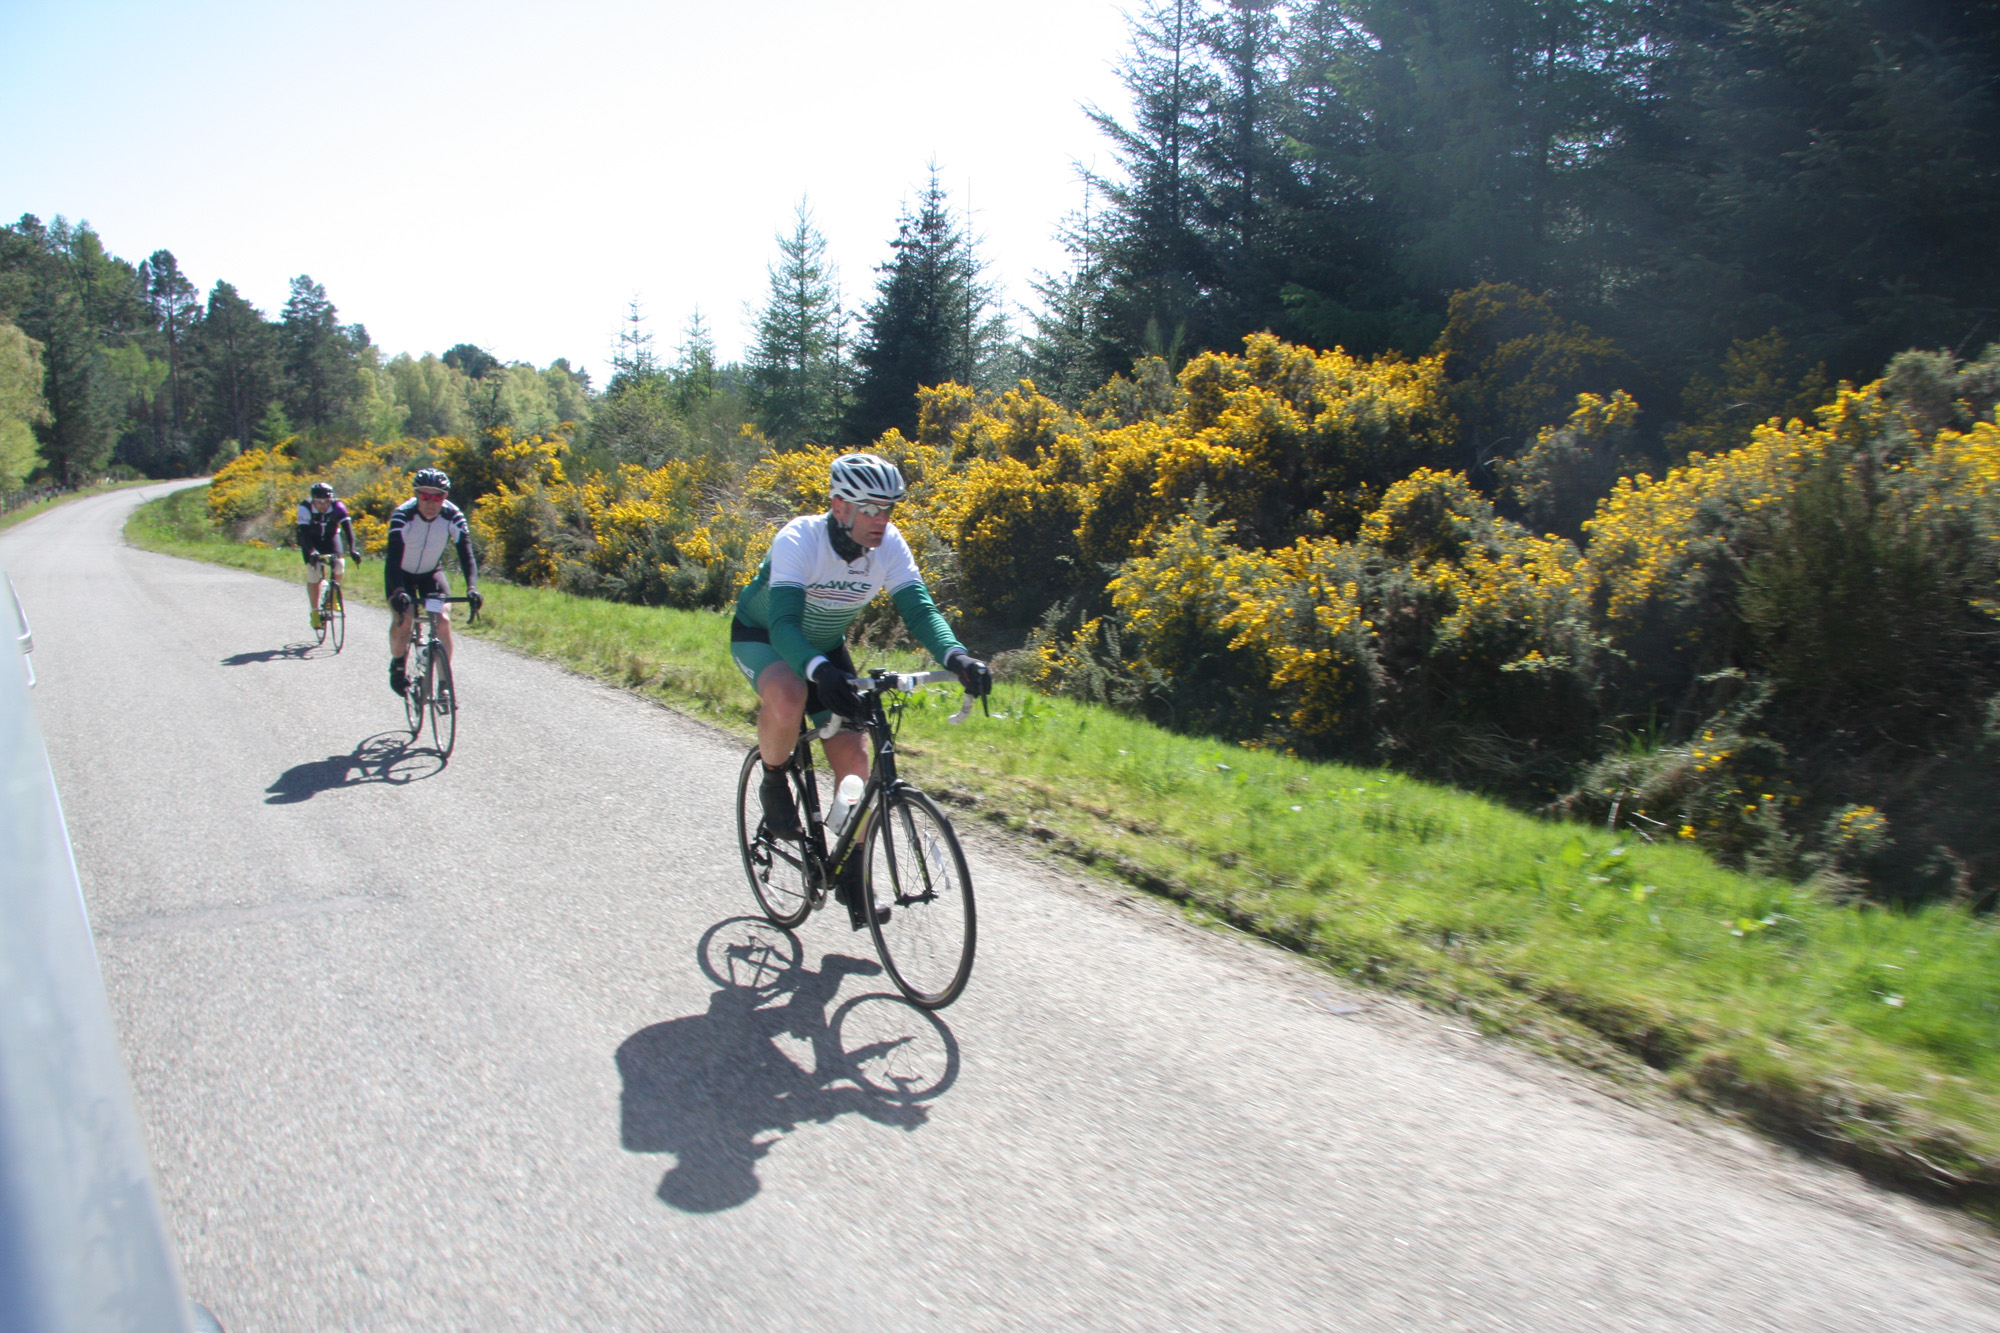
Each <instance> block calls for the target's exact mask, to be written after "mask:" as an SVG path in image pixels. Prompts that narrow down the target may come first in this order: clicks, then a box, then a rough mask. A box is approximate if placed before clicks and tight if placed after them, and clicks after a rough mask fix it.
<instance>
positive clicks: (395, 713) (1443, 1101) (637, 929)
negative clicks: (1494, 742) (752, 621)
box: [0, 492, 2000, 1333]
mask: <svg viewBox="0 0 2000 1333" xmlns="http://www.w3.org/2000/svg"><path fill="white" fill-rule="evenodd" d="M140 498H141V497H140V494H139V493H135V492H121V493H116V494H109V495H105V496H101V497H95V498H91V499H87V500H83V501H79V502H77V503H74V504H71V505H68V506H66V507H63V508H60V509H57V510H55V511H53V512H51V513H49V514H47V515H45V516H43V517H40V518H37V519H34V520H32V521H30V522H28V523H26V524H23V525H21V526H20V527H18V528H16V529H13V530H11V531H9V532H8V533H6V534H5V535H4V536H0V565H4V566H5V567H6V568H7V570H8V571H9V572H10V573H11V574H12V576H13V578H14V580H15V582H16V584H17V585H18V587H19V589H20V593H21V596H22V598H23V600H24V601H25V602H26V604H27V606H28V608H29V613H30V615H31V616H32V617H33V619H34V625H35V635H36V647H37V651H36V654H35V661H36V664H37V667H38V670H39V672H40V674H41V685H40V688H39V689H38V691H37V692H36V704H37V707H38V710H39V713H40V718H41V722H42V727H43V730H44V732H45V733H46V735H47V738H48V743H49V748H50V751H51V754H52V758H53V762H54V766H55V771H56V775H57V779H58V784H59V786H60V789H61V792H62V795H63V798H64V802H65V805H66V807H67V810H68V815H69V819H70V829H71V833H72V836H73V838H74V841H75V845H76V853H77V861H78V865H79V868H80V871H81V874H82V878H83V884H84V889H85V896H86V898H87V900H88V903H89V907H90V911H91V915H92V923H93V928H94V931H95V934H96V937H97V941H98V947H99V950H100V956H101V959H102V963H103V968H104V975H105V982H106V987H107V990H108V992H109V994H110V997H111V1001H112V1006H113V1010H114V1012H115V1013H116V1015H117V1017H118V1020H119V1024H120V1031H121V1037H122V1040H123V1042H124V1047H125V1052H126V1057H127V1061H128V1063H129V1066H130V1069H131V1072H132V1079H133V1084H134V1090H135V1093H136V1096H137V1100H138V1103H139V1108H140V1113H141V1117H142V1119H143V1120H144V1122H145V1123H146V1126H147V1130H148V1133H149V1135H150V1144H151V1148H152V1152H153V1155H154V1160H155V1163H156V1166H157V1170H158V1173H159V1177H160V1183H161V1187H162V1196H163V1200H164V1203H165V1205H166V1209H167V1212H168V1215H169V1217H170V1219H171V1222H172V1225H173V1228H174V1233H175V1236H176V1238H177V1240H178V1242H179V1244H180V1247H181V1252H182V1255H183V1259H184V1264H185V1268H186V1272H187V1278H188V1285H189V1288H190V1291H191V1292H192V1293H193V1294H194V1296H195V1297H196V1298H197V1299H199V1300H201V1301H203V1302H204V1303H206V1304H208V1305H209V1306H210V1307H211V1308H213V1309H214V1310H215V1311H216V1312H217V1314H218V1315H219V1316H220V1317H221V1319H222V1321H223V1323H224V1324H225V1326H226V1327H227V1328H229V1329H230V1330H231V1333H253V1331H254V1330H263V1329H307V1330H329V1329H371V1330H373V1329H424V1330H438V1329H479V1330H492V1329H503V1328H504V1329H513V1328H522V1329H571V1328H589V1329H711V1328H712V1329H762V1328H770V1329H789V1328H807V1327H813V1328H824V1329H850V1328H851V1329H906V1328H908V1329H915V1328H940V1329H961V1328H1027V1327H1053V1326H1068V1327H1080V1328H1146V1329H1178V1328H1188V1329H1208V1328H1255V1329H1342V1330H1357V1331H1358V1330H1376V1329H1380V1330H1406V1329H1531V1330H1559V1329H1593V1330H1594V1329H1674V1330H1688V1329H1716V1330H1731V1331H1732V1333H1738V1331H1740V1330H1747V1329H1785V1330H1797V1329H1814V1330H1834V1329H1842V1330H1846V1329H1851V1330H1857V1331H1863V1330H1865V1331H1866V1333H1881V1331H1882V1330H1889V1329H2000V1283H1996V1273H2000V1267H1996V1266H1995V1263H1994V1260H1993V1254H1994V1252H1993V1250H1992V1248H1991V1247H1990V1245H1988V1244H1987V1243H1986V1242H1985V1241H1984V1240H1983V1239H1982V1236H1981V1234H1980V1233H1977V1232H1975V1231H1973V1230H1972V1229H1971V1228H1969V1227H1967V1226H1965V1225H1963V1224H1960V1223H1957V1222H1956V1221H1954V1220H1952V1219H1949V1218H1946V1217H1944V1216H1942V1215H1940V1214H1936V1213H1933V1212H1931V1211H1929V1210H1927V1209H1925V1208H1922V1207H1920V1206H1917V1205H1914V1204H1910V1203H1908V1202H1906V1201H1903V1200H1899V1199H1895V1198H1892V1197H1889V1196H1886V1195H1883V1194H1880V1193H1878V1192H1876V1191H1873V1190H1870V1189H1868V1188H1866V1187H1864V1186H1862V1185H1860V1184H1858V1183H1856V1182H1853V1181H1852V1180H1850V1179H1849V1178H1847V1177H1846V1176H1844V1175H1842V1174H1840V1173H1838V1172H1835V1171H1830V1170H1826V1169H1822V1168H1818V1167H1814V1166H1811V1165H1809V1164H1803V1163H1798V1162H1794V1161H1792V1160H1790V1159H1789V1158H1788V1157H1787V1156H1786V1155H1785V1154H1783V1153H1781V1152H1778V1151H1775V1150H1771V1149H1767V1148H1764V1147H1761V1146H1760V1145H1757V1144H1755V1143H1753V1142H1750V1141H1748V1140H1745V1139H1742V1138H1741V1137H1740V1136H1735V1135H1733V1134H1731V1133H1728V1132H1724V1131H1714V1132H1707V1131H1699V1132H1698V1131H1696V1130H1691V1129H1688V1128H1684V1127H1681V1126H1677V1125H1674V1124H1671V1123H1668V1122H1667V1121H1665V1120H1662V1119H1660V1118H1658V1117H1655V1116H1651V1115H1648V1114H1646V1113H1643V1112H1640V1111H1636V1110H1633V1109H1630V1108H1628V1107H1625V1106H1622V1105H1620V1104H1618V1103H1616V1102H1614V1101H1612V1100H1610V1099H1609V1098H1607V1097H1604V1096H1602V1095H1600V1094H1599V1093H1598V1092H1596V1091H1594V1090H1592V1089H1591V1088H1590V1087H1589V1086H1588V1085H1587V1084H1585V1083H1584V1082H1583V1081H1582V1080H1580V1079H1579V1078H1576V1077H1573V1076H1571V1075H1569V1074H1567V1073H1565V1072H1564V1071H1561V1070H1559V1069H1553V1068H1549V1067H1547V1066H1544V1065H1542V1064H1540V1063H1538V1062H1537V1061H1535V1060H1533V1059H1531V1058H1528V1057H1526V1056H1522V1055H1519V1054H1517V1053H1514V1052H1512V1051H1509V1050H1508V1049H1506V1048H1505V1047H1503V1046H1500V1045H1498V1044H1497V1043H1492V1042H1488V1041H1485V1040H1483V1039H1478V1038H1474V1037H1471V1036H1469V1035H1465V1034H1461V1033H1459V1032H1457V1031H1455V1030H1454V1028H1453V1027H1452V1025H1450V1024H1449V1023H1447V1022H1444V1021H1442V1020H1437V1019H1432V1018H1429V1017H1427V1016H1423V1015H1419V1014H1417V1013H1415V1012H1413V1011H1411V1010H1410V1009H1408V1008H1407V1007H1405V1006H1402V1005H1399V1004H1395V1003H1390V1002H1384V1001H1382V1000H1381V999H1380V998H1379V997H1360V998H1359V999H1357V998H1356V997H1353V996H1351V995H1348V994H1346V993H1344V992H1341V991H1339V990H1338V988H1337V987H1336V986H1334V985H1333V984H1331V983H1330V982H1328V981H1326V980H1325V979H1324V978H1321V977H1318V976H1316V975H1315V974H1313V973H1312V972H1310V971H1309V970H1307V969H1305V968H1303V967H1301V966H1299V965H1297V964H1296V963H1294V962H1292V961H1291V960H1289V959H1286V958H1284V957H1282V956H1280V955H1277V954H1275V953H1274V952H1272V951H1270V950H1267V949H1264V948H1261V947H1258V946H1254V945H1250V944H1246V943H1242V942H1240V941H1236V940H1234V939H1230V938H1225V937H1221V936H1217V935H1214V934H1211V933H1208V932H1205V931H1201V930H1198V929H1195V928H1193V927H1190V926H1186V925H1182V924H1180V923H1178V922H1177V921H1176V920H1174V918H1172V917H1171V915H1169V914H1168V913H1166V912H1163V911H1161V910H1159V909H1157V908H1156V907H1154V906H1152V905H1150V904H1147V903H1141V902H1134V901H1133V900H1132V899H1131V898H1130V897H1129V896H1128V895H1125V894H1122V893H1120V892H1119V891H1117V890H1115V889H1113V888H1109V887H1104V886H1095V885H1089V884H1084V883H1080V882H1079V881H1078V880H1077V878H1076V877H1075V875H1074V874H1073V873H1072V872H1070V871H1067V870H1065V869H1063V868H1061V867H1056V866H1050V865H1047V864H1043V863H1040V862H1038V861H1037V860H1035V859H1034V857H1033V856H1032V855H1030V854H1028V853H1026V852H1023V851H1020V850H1019V849H1015V848H1012V847H1010V846H1009V845H1007V844H1005V843H1003V842H1001V841H999V840H998V839H995V838H992V837H988V836H985V835H981V834H978V833H977V832H974V833H973V835H972V836H971V838H970V839H969V853H970V859H971V863H972V867H973V874H974V877H975V880H976V882H977V885H978V888H979V892H980V903H981V908H982V917H981V936H980V955H979V960H978V963H977V966H976V969H975V971H974V974H973V978H972V983H971V985H970V987H969V988H968V989H967V991H966V994H965V996H964V997H963V998H962V999H961V1000H960V1001H959V1002H958V1004H957V1005H955V1006H953V1007H952V1008H950V1009H947V1010H945V1011H944V1012H943V1013H942V1014H941V1015H939V1016H938V1017H937V1018H936V1019H931V1018H929V1017H926V1016H924V1015H922V1014H919V1013H918V1012H916V1011H914V1010H912V1009H910V1008H908V1007H907V1006H905V1005H903V1004H901V1003H900V1002H898V1001H897V1000H895V999H893V998H890V996H889V994H888V990H889V988H888V987H887V986H886V985H885V983H884V979H883V978H882V977H881V976H880V974H879V969H878V967H877V965H876V963H875V961H874V959H873V955H872V950H871V947H870V945H869V942H868V939H867V936H866V935H865V933H864V934H862V935H853V934H850V933H849V932H848V930H847V928H846V925H845V923H844V922H837V921H835V920H832V919H831V917H830V915H822V916H820V917H816V918H814V919H813V920H812V921H810V922H808V923H807V924H806V926H805V927H803V928H802V930H801V931H800V933H799V935H798V936H797V939H796V943H793V942H792V941H791V940H790V939H788V937H786V936H784V935H782V934H779V933H777V932H773V931H770V930H769V929H768V928H766V929H764V930H762V931H761V932H760V931H759V930H758V928H757V927H756V926H755V925H754V923H752V922H750V921H748V920H747V919H746V918H747V917H748V915H749V912H750V910H751V900H750V896H749V893H748V890H747V888H746V886H745V883H744V879H743V874H742V871H741V869H740V866H739V863H738V861H737V854H736V849H735V845H734V835H733V832H732V830H731V822H730V805H731V801H732V799H733V780H734V775H735V772H736V766H737V764H738V762H739V757H740V754H741V751H740V749H739V748H738V746H737V745H736V744H735V743H733V742H731V741H729V740H726V739H724V738H722V737H720V736H718V735H717V734H716V733H715V732H713V731H711V730H708V729H706V728H704V727H702V726H699V725H696V724H693V723H690V722H688V721H686V720H683V719H681V718H678V717H676V716H674V715H673V714H670V713H667V712H665V711H663V710H661V709H658V708H656V707H653V706H651V705H649V704H646V703H644V702H642V701H639V700H637V699H635V698H632V697H630V696H627V695H623V694H620V693H618V692H616V691H613V690H610V689H607V688H604V687H601V686H598V685H595V684H592V683H590V682H586V681H583V680H580V679H577V678H575V677H573V676H570V675H568V674H566V673H564V672H562V671H560V670H558V669H556V668H554V667H551V666H548V665H546V664H543V663H540V662H536V661H531V660H528V659H526V658H522V657H518V656H515V655H513V654H510V653H508V652H505V651H502V650H499V649H496V648H493V647H491V646H489V645H486V644H483V643H479V642H476V641H473V642H462V646H461V653H460V657H459V661H458V666H459V670H458V675H459V684H460V689H461V694H462V699H463V704H464V714H463V718H462V722H461V726H460V732H459V740H458V749H457V753H456V754H455V755H454V756H453V758H452V760H451V762H450V764H449V765H448V766H444V767H440V765H439V764H438V763H437V762H436V760H435V758H434V757H432V756H430V755H428V754H426V753H425V752H424V751H423V750H421V749H409V748H405V746H404V745H403V744H402V740H403V737H402V735H401V731H400V726H401V717H402V714H401V706H400V704H399V703H398V701H397V700H396V699H395V697H394V696H392V695H391V694H390V693H389V690H388V688H387V685H386V671H385V665H384V664H385V662H386V659H387V653H386V649H385V647H384V646H383V644H384V634H385V630H386V624H387V622H386V616H385V614H384V613H382V612H379V611H374V610H371V609H367V608H363V607H359V606H357V607H356V608H355V610H354V612H353V613H352V614H351V618H350V620H351V628H352V633H351V635H350V637H349V642H348V646H347V650H346V652H345V653H343V654H342V655H340V656H338V657H332V656H328V655H326V654H325V653H324V652H309V651H306V647H305V646H306V645H309V644H310V641H311V635H310V634H309V633H308V632H307V631H306V616H305V596H304V593H303V592H302V591H301V590H300V588H299V587H298V586H297V585H293V586H287V585H285V584H283V583H279V582H276V581H273V580H269V579H263V578H258V577H255V576H251V575H247V574H242V573H237V572H234V571H229V570H225V569H220V568H216V567H213V566H208V565H203V564H197V563H192V562H188V561H182V560H176V559H172V558H168V557H164V556H158V555H152V554H149V553H145V552H141V551H137V550H134V549H131V548H128V547H125V546H123V545H122V544H121V543H120V540H119V535H118V534H119V528H120V525H121V523H122V521H123V519H124V517H125V515H126V514H127V513H128V512H129V510H130V509H131V507H132V506H133V505H134V504H136V503H137V502H138V500H139V499H140ZM360 577H362V578H366V579H371V580H372V579H375V578H377V577H379V567H378V566H375V565H372V564H371V565H368V566H364V567H363V569H362V570H361V572H360ZM974 724H976V720H975V723H974ZM910 776H912V777H914V778H916V779H917V780H918V781H921V780H922V776H923V775H922V773H921V771H920V770H918V771H913V772H912V773H911V774H910ZM759 948H761V949H763V950H765V951H766V952H765V954H764V955H763V956H764V958H765V959H766V961H767V962H768V961H770V960H772V959H775V960H777V961H779V962H780V963H783V964H785V965H784V966H781V967H768V966H767V967H765V968H763V969H761V970H758V969H756V968H753V967H751V966H749V964H750V962H752V961H753V960H754V958H755V957H756V955H755V953H754V952H753V951H754V950H755V949H759ZM1357 1004H1358V1005H1360V1006H1361V1007H1360V1009H1359V1011H1358V1012H1345V1013H1336V1012H1334V1010H1347V1009H1351V1008H1353V1007H1354V1006H1355V1005H1357Z"/></svg>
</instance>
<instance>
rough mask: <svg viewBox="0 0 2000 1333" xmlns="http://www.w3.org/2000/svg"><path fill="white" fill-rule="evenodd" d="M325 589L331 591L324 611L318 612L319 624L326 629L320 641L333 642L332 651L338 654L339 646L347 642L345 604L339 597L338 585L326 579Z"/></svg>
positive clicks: (327, 596)
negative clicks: (328, 640) (329, 640)
mask: <svg viewBox="0 0 2000 1333" xmlns="http://www.w3.org/2000/svg"><path fill="white" fill-rule="evenodd" d="M327 587H328V588H330V589H332V591H331V592H329V593H327V594H326V609H325V610H323V611H321V612H320V617H319V618H320V623H321V624H322V625H323V626H325V628H326V633H325V634H324V635H323V636H321V639H320V641H321V642H322V643H324V642H325V641H326V640H327V639H331V640H333V651H334V652H335V653H336V654H338V653H339V652H340V649H341V645H343V644H345V643H346V642H347V603H346V601H345V600H344V599H343V598H342V597H341V595H340V585H339V584H338V583H335V582H334V581H333V580H332V579H328V580H327Z"/></svg>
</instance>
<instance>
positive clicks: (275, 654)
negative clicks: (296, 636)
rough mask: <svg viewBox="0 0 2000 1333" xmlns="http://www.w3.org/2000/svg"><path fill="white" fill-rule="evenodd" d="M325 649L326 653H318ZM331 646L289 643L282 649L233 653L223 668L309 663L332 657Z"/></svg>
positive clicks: (225, 659)
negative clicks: (268, 663)
mask: <svg viewBox="0 0 2000 1333" xmlns="http://www.w3.org/2000/svg"><path fill="white" fill-rule="evenodd" d="M322 648H323V649H325V651H324V652H321V651H318V650H320V649H322ZM333 654H334V649H333V648H332V647H331V646H328V645H325V644H320V643H315V642H311V641H301V642H299V643H288V644H286V645H285V646H284V647H282V648H260V649H258V650H257V651H256V652H250V653H232V654H231V655H230V656H228V657H225V658H223V659H222V663H221V664H222V665H223V666H255V665H256V664H257V663H259V662H307V661H311V660H312V659H313V658H314V657H332V656H333Z"/></svg>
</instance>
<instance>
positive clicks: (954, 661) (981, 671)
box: [944, 648, 993, 699]
mask: <svg viewBox="0 0 2000 1333" xmlns="http://www.w3.org/2000/svg"><path fill="white" fill-rule="evenodd" d="M944 669H945V670H946V671H956V672H957V673H958V680H959V683H960V684H961V685H963V686H965V692H966V693H967V694H969V695H971V696H972V697H973V698H975V699H984V698H985V697H986V696H987V695H989V694H991V693H993V670H992V668H991V667H989V666H987V665H986V663H984V662H982V661H980V660H979V659H978V658H976V657H974V656H973V655H972V654H971V653H968V652H966V651H965V649H963V648H954V649H953V650H952V651H951V653H950V655H949V656H947V657H946V658H945V659H944Z"/></svg>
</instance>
